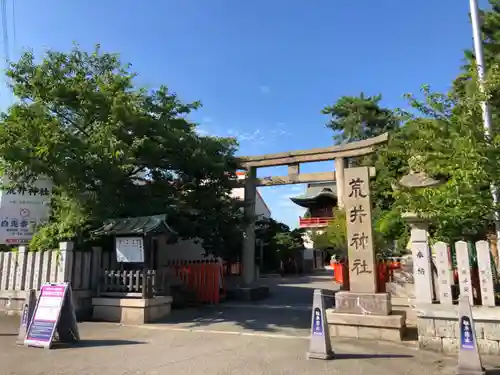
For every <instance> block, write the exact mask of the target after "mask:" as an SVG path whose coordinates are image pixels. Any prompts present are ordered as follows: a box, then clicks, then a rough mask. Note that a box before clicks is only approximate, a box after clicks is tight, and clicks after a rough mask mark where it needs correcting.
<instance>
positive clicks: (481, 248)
mask: <svg viewBox="0 0 500 375" xmlns="http://www.w3.org/2000/svg"><path fill="white" fill-rule="evenodd" d="M476 252H477V266H478V269H479V284H480V285H481V304H482V305H483V306H495V289H494V284H493V274H492V272H491V271H492V265H491V255H490V246H489V244H488V242H487V241H477V242H476Z"/></svg>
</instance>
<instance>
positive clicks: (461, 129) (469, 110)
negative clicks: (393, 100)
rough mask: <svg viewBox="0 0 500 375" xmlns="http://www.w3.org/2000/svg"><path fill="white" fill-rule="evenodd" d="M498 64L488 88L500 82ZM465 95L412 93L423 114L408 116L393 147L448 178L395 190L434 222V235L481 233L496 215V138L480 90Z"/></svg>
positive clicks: (415, 165) (401, 203)
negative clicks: (486, 127)
mask: <svg viewBox="0 0 500 375" xmlns="http://www.w3.org/2000/svg"><path fill="white" fill-rule="evenodd" d="M499 72H500V70H499V68H498V66H496V67H492V69H491V71H490V78H489V81H488V85H487V88H486V89H487V93H486V95H489V93H490V92H496V91H497V90H498V89H499V88H500V85H499V84H500V75H499ZM472 92H473V94H469V95H467V96H464V97H457V96H456V95H455V93H454V92H451V93H449V94H439V93H433V92H431V91H430V89H429V88H428V87H424V95H425V100H423V101H418V100H415V99H413V98H410V104H411V105H412V107H413V108H414V109H416V110H418V111H419V112H420V116H410V117H409V120H408V121H407V122H406V124H405V126H404V127H403V128H402V130H401V133H400V134H399V135H398V137H397V139H396V140H395V142H394V143H393V147H392V148H391V149H390V150H389V153H390V154H392V156H393V157H401V158H403V159H406V160H409V161H410V166H411V167H412V169H413V170H414V171H425V172H426V173H427V174H428V175H430V176H431V177H435V178H438V179H443V178H445V179H446V183H445V184H443V185H442V186H440V187H438V188H432V189H431V188H427V189H418V190H410V191H408V190H405V189H402V190H400V191H398V192H396V193H395V196H396V198H397V202H396V205H397V206H398V207H399V208H400V210H401V211H403V210H406V211H410V212H417V213H419V214H421V215H425V216H427V217H428V218H429V219H430V220H431V222H432V229H433V234H434V237H435V238H436V239H443V240H456V239H461V238H462V239H475V238H480V237H483V235H484V233H485V231H486V230H487V228H488V226H489V225H490V223H491V219H492V210H493V206H492V199H491V193H490V190H489V186H490V184H491V183H492V182H493V181H498V178H499V177H500V175H499V172H500V170H499V167H498V165H499V164H498V163H499V161H500V159H499V158H500V148H499V147H498V146H499V142H498V138H497V139H496V140H494V141H493V142H492V143H490V142H486V141H485V139H484V134H483V129H482V115H481V108H480V101H481V99H483V96H482V95H480V94H479V93H478V91H477V90H475V91H472Z"/></svg>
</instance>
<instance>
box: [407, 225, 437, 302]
mask: <svg viewBox="0 0 500 375" xmlns="http://www.w3.org/2000/svg"><path fill="white" fill-rule="evenodd" d="M429 250H430V249H429V242H428V233H427V230H426V228H425V229H424V228H421V227H419V226H417V225H413V226H412V229H411V252H412V255H413V275H414V279H415V300H416V302H417V303H432V297H433V289H432V270H431V259H430V251H429Z"/></svg>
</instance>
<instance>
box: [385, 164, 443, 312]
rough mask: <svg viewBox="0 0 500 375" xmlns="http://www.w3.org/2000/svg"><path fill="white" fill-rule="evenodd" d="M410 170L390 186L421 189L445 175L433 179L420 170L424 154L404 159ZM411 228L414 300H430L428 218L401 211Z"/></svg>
mask: <svg viewBox="0 0 500 375" xmlns="http://www.w3.org/2000/svg"><path fill="white" fill-rule="evenodd" d="M408 164H409V166H410V173H408V174H407V175H405V176H403V177H402V178H401V179H400V180H399V181H398V184H397V185H396V186H393V188H394V189H396V190H397V189H400V188H405V189H410V190H416V189H424V188H435V187H438V186H440V185H442V184H444V183H446V181H447V179H445V178H440V179H436V178H433V177H431V176H429V175H428V174H427V173H426V172H425V171H424V164H425V158H424V157H422V156H413V157H412V158H410V160H409V161H408ZM402 218H403V220H405V221H406V222H407V223H408V224H409V226H410V229H411V239H410V241H411V251H412V259H413V275H414V283H415V287H414V297H415V300H416V301H415V302H417V303H432V301H433V300H434V298H435V296H436V293H435V286H434V284H435V283H434V279H435V277H434V270H433V267H432V256H431V251H430V246H429V222H428V220H427V218H425V216H424V215H419V214H417V213H414V212H406V213H404V214H403V215H402Z"/></svg>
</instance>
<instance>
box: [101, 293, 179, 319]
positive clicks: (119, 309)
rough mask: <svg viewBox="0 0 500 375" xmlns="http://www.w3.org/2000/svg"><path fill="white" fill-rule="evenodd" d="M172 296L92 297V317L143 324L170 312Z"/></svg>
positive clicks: (161, 317)
mask: <svg viewBox="0 0 500 375" xmlns="http://www.w3.org/2000/svg"><path fill="white" fill-rule="evenodd" d="M171 304H172V297H155V298H150V299H139V298H101V297H99V298H92V305H93V306H94V313H93V316H92V317H93V319H95V320H101V321H106V322H113V323H122V324H145V323H152V322H155V321H159V320H161V319H163V318H165V317H167V316H168V315H169V314H170V311H171Z"/></svg>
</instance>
